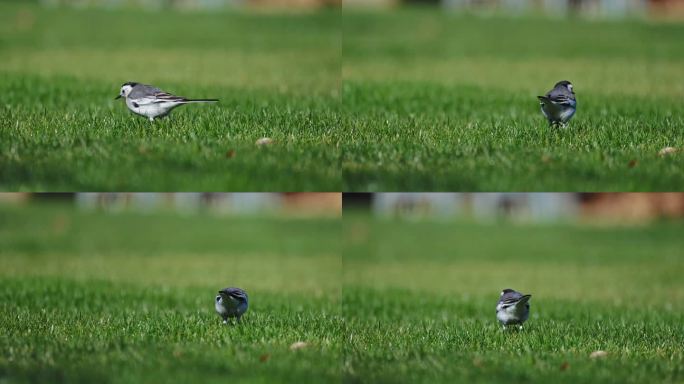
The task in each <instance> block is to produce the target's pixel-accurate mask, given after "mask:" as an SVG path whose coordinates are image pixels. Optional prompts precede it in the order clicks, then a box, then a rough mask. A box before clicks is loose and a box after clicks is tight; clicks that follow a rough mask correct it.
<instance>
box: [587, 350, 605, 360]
mask: <svg viewBox="0 0 684 384" xmlns="http://www.w3.org/2000/svg"><path fill="white" fill-rule="evenodd" d="M606 356H608V352H606V351H594V352H592V353H591V355H589V357H591V358H592V359H599V358H601V357H606Z"/></svg>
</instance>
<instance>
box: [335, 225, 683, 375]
mask: <svg viewBox="0 0 684 384" xmlns="http://www.w3.org/2000/svg"><path fill="white" fill-rule="evenodd" d="M344 227H345V234H346V235H345V236H346V239H347V241H346V243H347V244H348V246H347V247H346V249H345V251H344V253H343V254H344V293H343V313H344V316H345V328H346V332H347V335H346V338H345V340H346V342H345V344H344V349H345V352H344V359H345V363H344V371H343V374H344V381H346V382H349V383H363V382H376V383H436V382H443V383H456V382H468V383H477V382H482V383H501V382H507V383H549V382H561V383H616V382H619V383H643V382H659V383H678V382H682V380H684V370H683V369H682V367H684V348H682V345H684V306H683V304H682V303H684V283H683V280H682V279H681V278H680V276H681V275H682V273H684V260H683V259H682V253H681V250H682V249H683V248H684V242H683V240H682V238H681V233H682V230H683V228H682V225H681V224H679V223H675V224H668V223H662V224H657V225H652V226H638V227H626V228H611V227H597V226H578V225H574V224H553V225H514V224H511V223H493V224H473V223H466V222H461V223H454V222H424V221H391V220H374V219H369V218H368V217H365V216H362V215H357V216H355V217H354V218H350V217H349V215H347V216H345V223H344ZM504 288H514V289H517V290H520V291H522V292H525V293H531V294H532V299H531V316H530V319H529V320H528V322H527V323H526V324H525V327H524V329H523V330H522V331H515V330H508V331H503V330H502V329H501V327H500V325H499V324H498V322H497V321H496V318H495V309H494V308H495V306H496V302H497V300H498V297H499V293H500V291H501V290H502V289H504ZM595 351H605V352H606V353H607V355H606V356H605V357H602V358H591V357H590V356H591V354H592V352H595Z"/></svg>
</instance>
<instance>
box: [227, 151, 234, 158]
mask: <svg viewBox="0 0 684 384" xmlns="http://www.w3.org/2000/svg"><path fill="white" fill-rule="evenodd" d="M233 157H235V150H234V149H231V150H229V151H228V152H226V158H227V159H232V158H233Z"/></svg>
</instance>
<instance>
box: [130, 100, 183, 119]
mask: <svg viewBox="0 0 684 384" xmlns="http://www.w3.org/2000/svg"><path fill="white" fill-rule="evenodd" d="M177 105H178V103H171V102H169V103H152V104H138V103H136V102H135V101H134V100H128V99H127V100H126V106H128V109H130V110H131V111H133V113H137V114H138V115H142V116H146V117H153V118H154V117H159V116H164V115H166V114H168V113H169V111H171V109H172V108H173V107H174V106H177Z"/></svg>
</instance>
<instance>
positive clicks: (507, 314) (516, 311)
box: [496, 288, 532, 329]
mask: <svg viewBox="0 0 684 384" xmlns="http://www.w3.org/2000/svg"><path fill="white" fill-rule="evenodd" d="M531 297H532V295H523V294H522V293H520V292H517V291H515V290H513V289H510V288H506V289H504V290H503V291H501V297H500V298H499V302H498V303H497V304H496V319H497V320H499V322H500V323H501V325H503V327H504V329H506V327H507V326H509V325H517V326H519V327H520V329H522V326H523V323H524V322H525V321H526V320H527V318H528V317H529V316H530V302H529V301H530V298H531Z"/></svg>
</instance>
